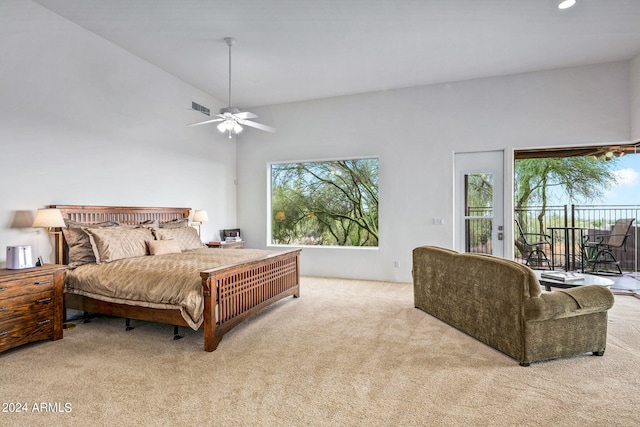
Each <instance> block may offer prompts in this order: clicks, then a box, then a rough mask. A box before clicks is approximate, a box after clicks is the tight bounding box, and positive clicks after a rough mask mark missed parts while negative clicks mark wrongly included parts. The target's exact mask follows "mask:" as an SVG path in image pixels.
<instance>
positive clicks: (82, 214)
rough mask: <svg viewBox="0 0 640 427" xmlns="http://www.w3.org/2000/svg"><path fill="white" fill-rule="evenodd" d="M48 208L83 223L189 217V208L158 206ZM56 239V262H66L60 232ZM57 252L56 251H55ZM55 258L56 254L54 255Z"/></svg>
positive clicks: (137, 222)
mask: <svg viewBox="0 0 640 427" xmlns="http://www.w3.org/2000/svg"><path fill="white" fill-rule="evenodd" d="M49 207H50V208H56V209H60V212H61V213H62V217H63V218H65V219H69V220H72V221H76V222H82V223H84V224H98V223H101V222H105V221H118V222H120V223H122V224H129V225H132V224H140V223H141V222H144V221H148V220H158V221H159V222H168V221H173V220H175V219H180V218H189V212H190V211H191V208H158V207H132V206H83V205H51V206H49ZM58 239H62V244H63V251H62V258H63V259H62V260H58V259H56V263H62V264H68V261H69V260H68V252H67V247H66V242H65V241H64V236H63V235H62V233H60V234H56V247H58V244H59V242H58ZM56 252H57V251H56ZM56 258H57V255H56Z"/></svg>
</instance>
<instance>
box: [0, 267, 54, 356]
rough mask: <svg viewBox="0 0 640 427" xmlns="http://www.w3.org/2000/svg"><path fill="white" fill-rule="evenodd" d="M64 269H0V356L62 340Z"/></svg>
mask: <svg viewBox="0 0 640 427" xmlns="http://www.w3.org/2000/svg"><path fill="white" fill-rule="evenodd" d="M65 269H66V266H64V265H58V264H45V265H44V266H42V267H34V268H27V269H23V270H7V269H0V352H2V351H5V350H8V349H10V348H13V347H17V346H19V345H23V344H26V343H29V342H32V341H40V340H47V339H50V340H58V339H60V338H62V322H63V294H62V292H63V285H64V271H65Z"/></svg>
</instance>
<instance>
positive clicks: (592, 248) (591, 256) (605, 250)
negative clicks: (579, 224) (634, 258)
mask: <svg viewBox="0 0 640 427" xmlns="http://www.w3.org/2000/svg"><path fill="white" fill-rule="evenodd" d="M634 220H635V218H623V219H619V220H617V221H616V222H615V224H614V225H613V228H612V229H611V233H594V234H587V235H586V236H584V240H583V242H582V252H583V254H584V257H585V263H586V264H587V266H591V267H592V270H591V271H592V272H593V273H597V272H601V273H607V272H610V271H611V270H609V269H606V270H600V268H599V267H603V266H610V265H614V266H615V267H616V268H617V269H618V274H622V269H621V268H620V263H619V262H618V260H617V259H616V257H615V256H614V255H613V253H612V250H613V249H620V248H622V249H623V250H624V251H625V252H626V251H627V239H628V238H629V230H630V229H631V224H633V221H634Z"/></svg>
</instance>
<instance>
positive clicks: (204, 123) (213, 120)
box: [187, 119, 224, 126]
mask: <svg viewBox="0 0 640 427" xmlns="http://www.w3.org/2000/svg"><path fill="white" fill-rule="evenodd" d="M223 120H224V119H211V120H205V121H204V122H197V123H191V124H190V125H187V126H200V125H206V124H207V123H213V122H221V121H223Z"/></svg>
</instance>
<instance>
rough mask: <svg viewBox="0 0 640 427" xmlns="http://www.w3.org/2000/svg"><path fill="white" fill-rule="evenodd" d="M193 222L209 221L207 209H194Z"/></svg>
mask: <svg viewBox="0 0 640 427" xmlns="http://www.w3.org/2000/svg"><path fill="white" fill-rule="evenodd" d="M192 221H193V222H199V223H203V222H209V217H208V216H207V211H194V212H193V220H192Z"/></svg>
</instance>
